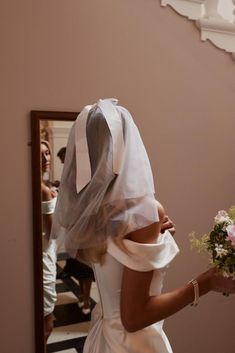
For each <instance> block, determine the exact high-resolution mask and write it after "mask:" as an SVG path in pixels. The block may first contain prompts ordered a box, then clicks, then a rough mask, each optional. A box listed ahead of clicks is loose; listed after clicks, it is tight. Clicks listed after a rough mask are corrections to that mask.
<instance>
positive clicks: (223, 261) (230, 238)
mask: <svg viewBox="0 0 235 353" xmlns="http://www.w3.org/2000/svg"><path fill="white" fill-rule="evenodd" d="M189 239H190V243H191V248H195V249H197V251H199V252H204V253H206V254H207V255H209V259H210V262H211V264H212V265H213V266H215V267H216V268H217V269H218V270H220V271H221V272H222V273H223V275H224V276H226V277H228V276H233V277H235V206H232V207H230V209H229V210H228V212H226V211H224V210H222V211H219V212H218V214H217V215H216V216H215V218H214V227H213V229H212V230H211V232H210V233H208V234H204V235H203V236H201V237H199V238H198V237H197V236H196V234H195V232H192V233H190V234H189Z"/></svg>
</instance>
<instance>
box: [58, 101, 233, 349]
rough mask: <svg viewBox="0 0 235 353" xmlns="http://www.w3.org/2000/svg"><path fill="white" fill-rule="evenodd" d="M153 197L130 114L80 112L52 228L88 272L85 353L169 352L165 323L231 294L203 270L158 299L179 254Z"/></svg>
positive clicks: (106, 104)
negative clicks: (205, 300)
mask: <svg viewBox="0 0 235 353" xmlns="http://www.w3.org/2000/svg"><path fill="white" fill-rule="evenodd" d="M154 194H155V191H154V184H153V177H152V171H151V167H150V163H149V159H148V156H147V153H146V151H145V148H144V145H143V142H142V140H141V137H140V135H139V131H138V129H137V127H136V125H135V123H134V121H133V119H132V117H131V115H130V113H129V112H128V111H127V110H126V109H125V108H123V107H121V106H118V105H117V101H116V100H109V99H105V100H99V101H98V102H97V103H96V104H94V105H93V106H86V107H85V108H84V109H83V110H82V112H81V113H80V114H79V116H78V118H77V120H76V122H75V124H74V126H73V128H72V130H71V133H70V137H69V141H68V146H67V153H66V160H65V166H64V170H63V175H62V180H61V185H60V193H59V197H58V202H57V206H56V211H55V214H54V219H53V226H52V237H57V236H58V235H60V236H62V237H64V241H65V246H66V249H67V251H68V252H69V253H70V254H71V256H73V257H78V258H79V259H82V260H84V261H87V262H89V263H91V264H92V266H93V269H94V273H95V278H96V282H97V287H98V290H99V294H100V303H98V304H97V306H96V308H95V309H94V310H93V313H92V314H93V315H92V324H91V328H90V332H89V334H88V337H87V339H86V342H85V346H84V353H143V352H145V353H171V352H172V350H171V347H170V344H169V342H168V339H167V337H166V335H165V333H164V331H163V329H162V325H163V319H164V318H166V317H168V316H170V315H172V314H174V313H175V312H177V311H179V310H181V309H182V308H183V307H185V306H186V305H188V304H191V303H192V304H193V305H197V302H198V299H199V296H202V295H204V294H206V293H207V292H209V291H210V290H216V291H220V292H226V293H233V292H234V291H235V281H232V280H231V279H228V278H223V277H221V276H218V275H217V274H216V273H215V270H214V269H210V270H209V271H206V272H205V273H203V274H200V275H199V276H197V277H196V278H195V279H194V280H193V281H190V283H188V284H185V285H184V286H182V287H180V288H177V289H175V290H173V291H172V292H169V293H164V294H162V293H161V290H162V284H163V283H162V282H163V277H164V275H165V270H166V267H167V266H168V265H169V264H170V262H171V261H172V260H173V259H174V257H175V256H176V255H177V253H178V251H179V250H178V247H177V245H176V243H175V241H174V239H173V237H172V235H171V233H170V231H169V230H171V228H173V227H172V223H171V221H170V220H169V219H168V217H167V216H166V215H165V212H164V209H163V207H162V206H161V205H160V203H159V202H158V201H156V200H155V197H154ZM168 228H169V230H168ZM173 230H174V228H173Z"/></svg>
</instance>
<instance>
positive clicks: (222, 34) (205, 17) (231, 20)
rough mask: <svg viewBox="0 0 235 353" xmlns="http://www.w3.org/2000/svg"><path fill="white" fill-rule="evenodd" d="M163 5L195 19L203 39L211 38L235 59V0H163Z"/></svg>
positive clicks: (218, 46)
mask: <svg viewBox="0 0 235 353" xmlns="http://www.w3.org/2000/svg"><path fill="white" fill-rule="evenodd" d="M161 5H162V6H164V7H165V6H167V5H169V6H171V7H172V8H173V9H174V10H175V11H176V12H177V13H179V14H180V15H182V16H185V17H187V18H188V19H190V20H194V21H195V23H196V26H197V28H198V29H199V30H200V32H201V40H202V41H206V40H209V41H210V42H212V43H213V44H214V45H215V46H216V47H217V48H219V49H223V50H224V51H225V52H228V53H231V54H232V58H233V59H234V60H235V16H234V14H235V10H234V7H235V0H161ZM228 15H229V16H228Z"/></svg>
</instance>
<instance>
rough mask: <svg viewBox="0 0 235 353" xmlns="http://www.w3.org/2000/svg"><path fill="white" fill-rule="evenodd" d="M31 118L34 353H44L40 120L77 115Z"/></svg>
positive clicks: (35, 114)
mask: <svg viewBox="0 0 235 353" xmlns="http://www.w3.org/2000/svg"><path fill="white" fill-rule="evenodd" d="M30 115H31V116H30V118H31V141H32V142H31V147H32V149H31V160H32V204H33V257H34V328H35V331H34V332H35V353H43V352H45V347H44V320H43V319H44V315H43V281H42V279H43V268H42V209H41V151H40V140H41V139H40V121H42V120H50V121H51V120H52V121H74V120H75V119H76V118H77V116H78V113H76V112H57V111H38V110H33V111H31V114H30Z"/></svg>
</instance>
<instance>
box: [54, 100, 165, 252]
mask: <svg viewBox="0 0 235 353" xmlns="http://www.w3.org/2000/svg"><path fill="white" fill-rule="evenodd" d="M116 104H117V101H116V100H110V99H105V100H99V101H98V102H97V103H96V104H94V105H92V106H86V107H85V108H84V109H83V110H82V112H81V113H80V114H79V115H78V117H77V120H76V121H75V123H74V125H73V127H72V129H71V132H70V136H69V139H68V144H67V150H66V158H65V163H64V168H63V173H62V178H61V183H60V188H59V194H58V200H57V205H56V209H55V213H54V216H53V225H52V232H51V237H52V238H58V237H61V238H63V241H64V244H65V248H66V251H68V252H69V254H70V255H71V256H72V257H75V256H76V253H77V250H78V249H85V248H89V247H94V246H96V245H98V244H101V243H103V242H105V241H106V239H107V238H108V237H113V238H115V237H120V238H123V237H124V236H125V235H126V234H128V233H130V232H132V231H134V230H137V229H140V228H144V227H146V226H148V225H150V224H152V223H154V222H157V221H158V220H159V216H158V212H157V206H156V201H155V197H154V193H155V190H154V183H153V176H152V170H151V166H150V163H149V159H148V155H147V153H146V150H145V147H144V144H143V142H142V139H141V137H140V134H139V131H138V128H137V126H136V125H135V123H134V121H133V119H132V117H131V115H130V113H129V112H128V111H127V110H126V109H125V108H123V107H121V106H119V105H116Z"/></svg>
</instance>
